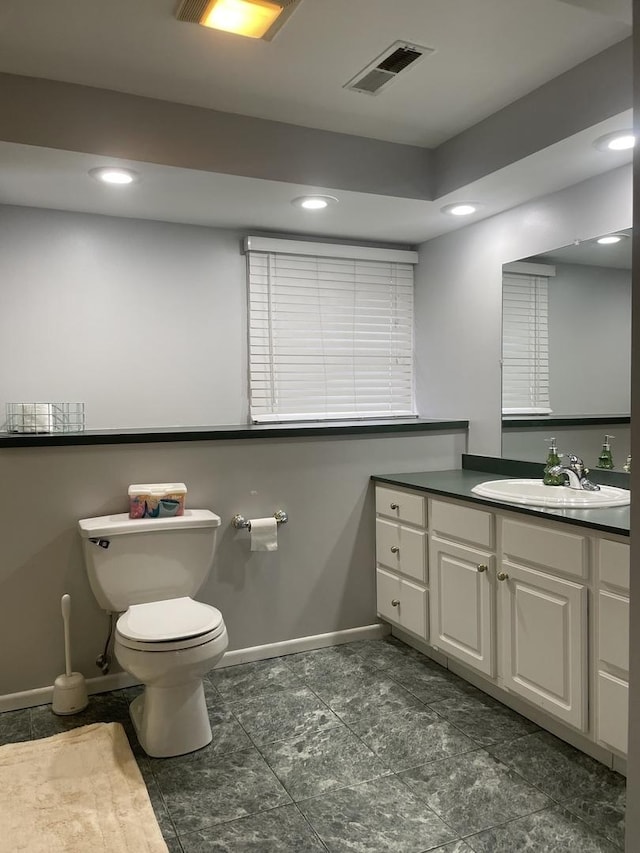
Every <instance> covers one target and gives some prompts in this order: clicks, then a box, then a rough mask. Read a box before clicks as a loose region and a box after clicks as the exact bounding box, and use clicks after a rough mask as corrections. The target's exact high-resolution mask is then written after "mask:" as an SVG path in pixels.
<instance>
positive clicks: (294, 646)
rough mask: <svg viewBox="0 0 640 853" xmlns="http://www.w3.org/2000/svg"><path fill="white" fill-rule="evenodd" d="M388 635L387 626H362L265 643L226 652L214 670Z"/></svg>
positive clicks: (377, 638)
mask: <svg viewBox="0 0 640 853" xmlns="http://www.w3.org/2000/svg"><path fill="white" fill-rule="evenodd" d="M389 633H390V631H389V627H388V626H387V625H383V624H376V625H364V626H363V627H362V628H347V629H346V630H344V631H330V632H329V633H328V634H314V635H313V636H311V637H298V638H297V639H296V640H284V641H283V642H281V643H267V644H266V645H264V646H251V647H250V648H248V649H236V650H235V651H232V652H227V653H226V654H225V656H224V657H223V658H222V660H221V661H220V663H219V664H218V666H217V667H216V669H224V668H225V667H227V666H235V665H236V664H238V663H249V662H250V661H254V660H266V659H267V658H277V657H280V656H281V655H293V654H295V653H296V652H308V651H311V650H312V649H324V648H326V647H327V646H341V645H342V644H343V643H353V642H355V641H356V640H379V639H381V638H382V637H386V636H387V634H389Z"/></svg>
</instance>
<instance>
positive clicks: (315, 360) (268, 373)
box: [248, 247, 415, 422]
mask: <svg viewBox="0 0 640 853" xmlns="http://www.w3.org/2000/svg"><path fill="white" fill-rule="evenodd" d="M338 248H341V249H343V250H344V249H345V247H338ZM327 251H329V250H327ZM248 254H249V355H250V359H249V360H250V366H249V370H250V375H249V385H250V396H251V400H250V409H251V418H252V420H253V421H256V422H261V421H287V420H305V419H313V420H323V419H334V418H349V419H351V418H381V417H382V418H383V417H411V416H415V407H414V400H413V396H414V391H413V264H412V263H397V262H395V261H393V260H389V261H387V260H384V259H377V258H376V259H375V260H362V259H359V258H347V257H312V256H309V255H295V254H289V253H285V252H278V251H276V252H262V251H249V253H248Z"/></svg>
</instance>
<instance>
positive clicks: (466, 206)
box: [442, 201, 479, 216]
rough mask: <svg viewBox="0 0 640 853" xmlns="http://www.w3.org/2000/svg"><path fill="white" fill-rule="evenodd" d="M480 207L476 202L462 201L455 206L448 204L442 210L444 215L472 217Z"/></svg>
mask: <svg viewBox="0 0 640 853" xmlns="http://www.w3.org/2000/svg"><path fill="white" fill-rule="evenodd" d="M478 207H479V205H477V204H476V203H475V202H470V201H461V202H456V203H454V204H447V205H446V206H445V207H443V208H442V212H443V213H448V214H449V215H451V216H470V215H471V214H472V213H475V212H476V210H477V209H478Z"/></svg>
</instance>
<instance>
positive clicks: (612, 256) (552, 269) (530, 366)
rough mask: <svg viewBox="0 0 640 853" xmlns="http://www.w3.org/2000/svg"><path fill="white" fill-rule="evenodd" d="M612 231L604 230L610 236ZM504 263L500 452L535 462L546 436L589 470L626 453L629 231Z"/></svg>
mask: <svg viewBox="0 0 640 853" xmlns="http://www.w3.org/2000/svg"><path fill="white" fill-rule="evenodd" d="M611 236H612V235H605V237H608V238H610V237H611ZM615 236H616V237H617V238H619V239H617V241H615V242H614V241H613V240H603V239H602V238H594V239H590V240H584V241H576V243H575V244H574V245H571V246H565V247H563V248H560V249H556V250H554V251H551V252H547V253H545V254H541V255H536V256H534V257H529V258H523V259H522V261H519V262H517V263H512V264H506V265H505V266H504V268H503V339H502V359H503V364H502V395H503V402H502V405H503V430H502V454H503V456H504V457H506V458H513V459H527V460H532V461H539V460H544V455H545V447H546V445H545V439H546V438H548V437H550V436H552V435H555V436H556V437H557V438H558V444H559V446H560V450H561V451H563V452H565V453H568V452H574V453H577V454H578V455H581V456H583V458H584V459H585V462H587V464H588V465H590V466H592V467H596V465H597V458H598V455H599V451H600V448H601V446H602V442H603V440H604V435H605V434H606V433H608V434H610V435H613V436H615V439H614V441H613V443H612V446H613V450H614V461H615V468H616V469H617V470H622V466H623V464H624V462H625V461H626V456H627V455H628V453H629V412H630V390H631V382H630V369H631V244H632V240H631V239H630V236H631V229H627V230H624V231H619V232H616V235H615Z"/></svg>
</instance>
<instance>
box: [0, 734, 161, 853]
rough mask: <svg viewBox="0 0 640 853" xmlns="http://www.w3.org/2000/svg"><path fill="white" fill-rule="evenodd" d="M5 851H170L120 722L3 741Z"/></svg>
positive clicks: (0, 814)
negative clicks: (16, 741)
mask: <svg viewBox="0 0 640 853" xmlns="http://www.w3.org/2000/svg"><path fill="white" fill-rule="evenodd" d="M0 851H2V853H18V851H20V853H22V851H24V853H103V851H104V853H167V846H166V844H165V843H164V840H163V838H162V833H161V832H160V827H159V826H158V822H157V820H156V818H155V815H154V813H153V808H152V806H151V802H150V801H149V795H148V793H147V789H146V786H145V784H144V781H143V779H142V776H141V775H140V771H139V770H138V766H137V764H136V762H135V759H134V757H133V754H132V752H131V749H130V747H129V743H128V741H127V737H126V735H125V733H124V729H123V728H122V726H121V725H120V724H119V723H96V724H94V725H91V726H83V727H82V728H79V729H73V730H72V731H69V732H64V733H63V734H59V735H54V736H53V737H48V738H43V739H42V740H33V741H27V742H26V743H12V744H8V745H7V746H2V747H0Z"/></svg>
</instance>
